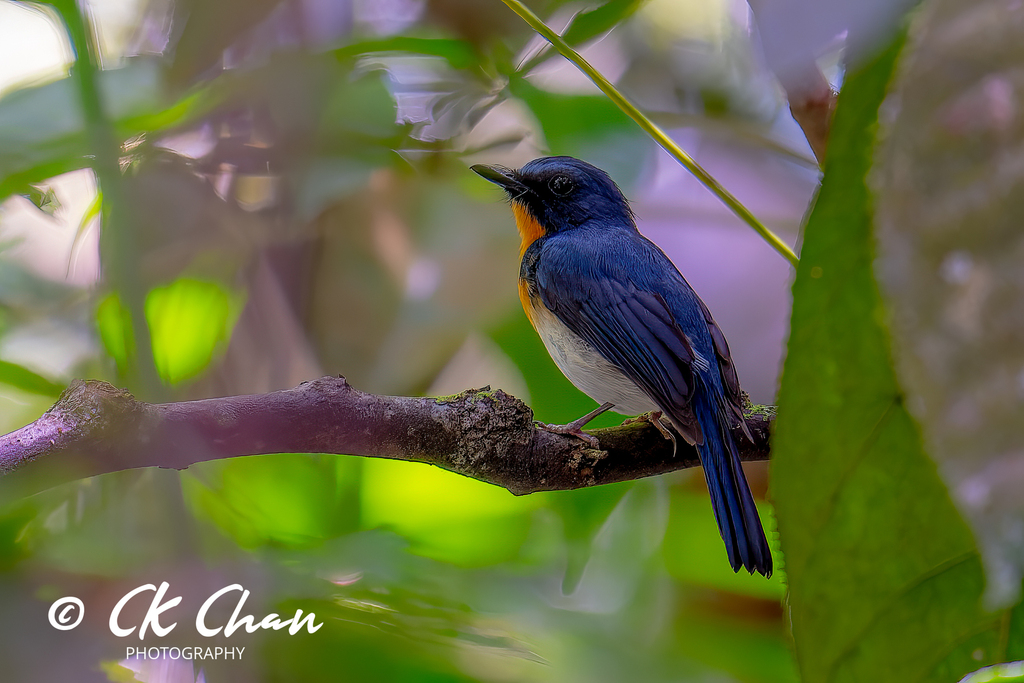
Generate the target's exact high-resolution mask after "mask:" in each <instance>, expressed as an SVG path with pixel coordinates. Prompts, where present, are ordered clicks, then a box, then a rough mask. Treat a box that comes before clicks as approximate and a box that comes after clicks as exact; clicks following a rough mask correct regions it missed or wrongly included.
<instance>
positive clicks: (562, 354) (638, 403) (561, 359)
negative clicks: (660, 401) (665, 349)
mask: <svg viewBox="0 0 1024 683" xmlns="http://www.w3.org/2000/svg"><path fill="white" fill-rule="evenodd" d="M531 313H532V314H533V315H532V318H533V324H534V327H535V328H536V329H537V333H538V334H539V335H540V338H541V340H543V342H544V346H545V347H546V348H547V350H548V353H549V354H551V358H552V360H554V361H555V365H557V366H558V369H559V370H561V371H562V374H563V375H565V376H566V377H567V378H569V381H570V382H572V383H573V384H574V385H575V386H576V388H577V389H579V390H580V391H582V392H583V393H585V394H586V395H587V396H589V397H590V398H592V399H594V400H595V401H597V402H598V403H614V404H615V408H614V410H615V412H617V413H621V414H623V415H639V414H640V413H646V412H649V411H652V410H658V406H657V405H655V403H654V401H652V400H651V399H650V398H649V397H648V396H647V394H645V393H644V392H643V391H641V390H640V389H639V388H638V387H637V386H636V384H634V383H633V382H632V380H630V379H629V378H628V377H626V375H624V374H623V373H622V371H621V370H619V369H618V368H617V367H615V366H614V365H612V364H611V363H609V362H608V361H607V360H605V358H604V356H602V355H601V354H600V353H598V352H597V349H595V348H594V347H593V346H591V345H590V344H588V343H587V342H585V341H584V340H582V339H580V338H579V337H578V336H576V335H575V334H573V332H572V331H571V330H569V328H568V327H566V326H565V324H564V323H563V322H562V321H561V320H559V319H558V318H557V317H556V316H555V314H554V313H552V312H551V311H549V310H548V309H547V308H545V307H544V306H543V305H540V306H534V307H533V310H532V311H531Z"/></svg>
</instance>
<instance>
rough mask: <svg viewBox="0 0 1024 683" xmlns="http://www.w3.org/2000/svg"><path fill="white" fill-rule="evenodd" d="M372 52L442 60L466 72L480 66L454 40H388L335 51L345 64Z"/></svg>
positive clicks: (470, 52) (460, 42)
mask: <svg viewBox="0 0 1024 683" xmlns="http://www.w3.org/2000/svg"><path fill="white" fill-rule="evenodd" d="M374 52H408V53H411V54H417V55H425V56H428V57H441V58H442V59H444V60H445V61H447V62H448V63H449V64H451V66H452V67H453V68H455V69H469V68H472V67H474V66H476V65H477V64H478V63H479V62H480V58H479V57H478V56H477V54H476V51H475V50H474V49H473V46H472V45H470V44H469V43H467V42H466V41H464V40H457V39H455V38H419V37H415V36H391V37H388V38H379V39H375V40H363V41H359V42H356V43H352V44H350V45H346V46H344V47H341V48H338V49H337V50H335V51H334V56H335V57H337V58H338V61H348V60H350V59H353V58H356V57H362V56H363V55H368V54H372V53H374Z"/></svg>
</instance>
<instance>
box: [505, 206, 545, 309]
mask: <svg viewBox="0 0 1024 683" xmlns="http://www.w3.org/2000/svg"><path fill="white" fill-rule="evenodd" d="M512 213H513V214H515V217H516V228H517V229H518V230H519V237H520V239H521V242H520V244H519V259H520V260H522V258H523V255H524V254H526V250H527V249H529V248H530V245H531V244H533V243H534V242H536V241H537V239H538V238H540V237H541V236H542V235H543V234H544V228H543V227H541V224H540V223H538V222H537V219H536V218H534V217H533V214H532V213H530V210H529V209H528V208H526V206H524V205H523V204H520V203H519V202H515V201H514V202H512ZM519 300H520V301H521V302H522V304H523V310H524V311H526V317H527V318H529V319H530V323H531V324H533V302H532V301H531V300H530V289H529V286H528V285H527V284H526V280H522V279H521V280H519ZM534 327H536V325H534Z"/></svg>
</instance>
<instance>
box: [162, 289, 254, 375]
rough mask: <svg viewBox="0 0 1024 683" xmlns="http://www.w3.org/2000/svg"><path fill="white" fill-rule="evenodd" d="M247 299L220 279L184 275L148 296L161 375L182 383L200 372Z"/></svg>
mask: <svg viewBox="0 0 1024 683" xmlns="http://www.w3.org/2000/svg"><path fill="white" fill-rule="evenodd" d="M241 308H242V306H241V301H240V300H239V298H238V297H236V295H234V294H233V293H232V292H230V291H228V290H227V289H226V288H225V287H224V286H223V285H220V284H218V283H216V282H202V281H200V280H193V279H190V278H180V279H178V280H175V281H174V282H172V283H171V284H169V285H167V286H165V287H157V288H155V289H153V290H152V291H150V292H149V294H148V295H147V296H146V320H147V322H148V323H149V329H150V332H151V334H152V337H153V360H154V362H155V363H156V369H157V372H159V373H160V378H161V379H162V380H163V381H165V382H167V383H168V384H179V383H181V382H183V381H185V380H187V379H191V378H193V377H195V376H197V375H198V374H200V373H201V372H202V371H203V370H204V369H205V368H206V366H207V365H209V364H210V361H212V360H213V356H214V353H215V352H216V351H217V350H218V349H220V348H222V347H224V346H226V345H227V342H228V340H229V339H230V338H231V330H232V329H233V328H234V324H235V321H236V320H237V319H238V314H239V313H240V312H241Z"/></svg>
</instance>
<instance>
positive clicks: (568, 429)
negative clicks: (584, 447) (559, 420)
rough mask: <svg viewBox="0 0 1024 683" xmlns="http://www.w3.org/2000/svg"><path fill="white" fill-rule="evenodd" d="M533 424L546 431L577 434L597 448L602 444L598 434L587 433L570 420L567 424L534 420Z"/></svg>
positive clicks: (570, 434)
mask: <svg viewBox="0 0 1024 683" xmlns="http://www.w3.org/2000/svg"><path fill="white" fill-rule="evenodd" d="M533 424H534V425H536V427H537V429H543V430H544V431H545V432H552V433H554V434H566V435H568V436H575V437H577V438H580V439H583V440H584V441H586V442H587V443H588V444H590V447H591V448H597V447H598V446H600V443H599V442H598V440H597V437H596V436H593V435H591V434H587V433H586V432H585V431H583V430H582V429H580V428H579V427H577V426H574V425H575V424H576V423H575V422H570V423H569V424H567V425H549V424H547V423H544V422H534V423H533Z"/></svg>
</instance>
